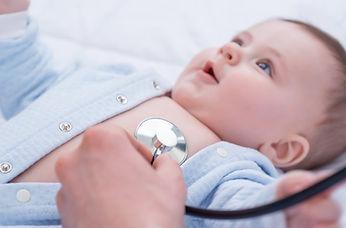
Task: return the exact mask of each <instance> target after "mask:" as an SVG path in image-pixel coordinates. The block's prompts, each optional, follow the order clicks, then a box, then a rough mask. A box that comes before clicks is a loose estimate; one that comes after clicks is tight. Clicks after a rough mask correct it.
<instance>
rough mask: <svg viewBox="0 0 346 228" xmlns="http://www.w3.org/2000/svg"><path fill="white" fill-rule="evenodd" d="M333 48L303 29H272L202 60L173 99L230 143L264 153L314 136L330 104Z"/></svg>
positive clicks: (265, 26) (260, 28)
mask: <svg viewBox="0 0 346 228" xmlns="http://www.w3.org/2000/svg"><path fill="white" fill-rule="evenodd" d="M332 64H333V60H332V58H331V55H330V53H329V52H328V50H327V48H325V47H324V46H323V44H322V43H320V42H319V41H318V40H316V39H315V38H314V37H313V36H312V35H310V34H309V33H307V32H306V31H304V30H303V29H302V28H301V27H299V26H298V25H295V24H293V23H289V22H284V21H268V22H264V23H261V24H258V25H255V26H254V27H252V28H250V29H248V30H246V31H244V32H242V33H240V34H238V35H237V36H236V37H235V38H234V39H233V40H232V41H231V42H229V43H226V44H225V45H223V46H221V47H219V48H209V49H206V50H204V51H202V52H201V53H199V54H197V55H196V56H195V57H194V58H193V59H192V60H191V62H190V63H189V64H188V65H187V67H186V68H185V70H184V71H183V73H182V74H181V76H180V77H179V79H178V80H177V82H176V84H175V86H174V88H173V90H172V97H173V99H174V100H175V101H177V102H178V103H179V104H180V105H181V106H183V107H184V108H185V109H186V110H188V111H189V112H190V113H191V114H192V115H194V116H195V117H196V118H198V119H199V120H200V121H201V122H203V123H204V124H205V125H207V126H208V127H209V128H210V129H211V130H213V131H214V132H215V133H216V134H218V136H220V137H221V138H222V139H223V140H226V141H230V142H233V143H236V144H239V145H242V146H248V147H252V148H258V147H259V146H260V145H262V144H263V143H265V142H275V141H277V140H280V138H281V137H284V136H285V135H287V134H290V133H299V134H302V135H311V134H313V132H314V130H315V126H316V124H317V122H318V121H320V120H321V119H322V117H323V113H324V109H325V106H326V104H327V88H329V87H330V84H331V83H332V82H331V81H332V80H331V79H329V78H328V77H326V75H328V73H330V68H331V65H332Z"/></svg>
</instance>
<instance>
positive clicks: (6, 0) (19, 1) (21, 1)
mask: <svg viewBox="0 0 346 228" xmlns="http://www.w3.org/2000/svg"><path fill="white" fill-rule="evenodd" d="M29 5H30V1H29V0H0V15H1V14H11V13H18V12H21V11H26V10H27V9H28V8H29Z"/></svg>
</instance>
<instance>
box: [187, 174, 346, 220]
mask: <svg viewBox="0 0 346 228" xmlns="http://www.w3.org/2000/svg"><path fill="white" fill-rule="evenodd" d="M345 178H346V167H344V168H342V169H340V170H339V171H337V172H336V173H334V174H333V175H331V176H329V177H327V178H325V179H323V180H321V181H319V182H317V183H316V184H314V185H312V186H310V187H308V188H306V189H304V190H302V191H300V192H297V193H295V194H293V195H290V196H288V197H286V198H283V199H281V200H277V201H274V202H272V203H268V204H265V205H263V206H258V207H254V208H249V209H242V210H230V211H228V210H212V209H204V208H198V207H191V206H188V205H186V206H185V214H186V215H190V216H195V217H201V218H205V219H245V218H252V217H257V216H261V215H265V214H269V213H273V212H276V211H279V210H283V209H286V208H288V207H291V206H293V205H295V204H298V203H300V202H302V201H304V200H307V199H309V198H311V197H313V196H315V195H316V194H318V193H321V192H323V191H324V190H326V189H327V188H329V187H331V186H333V185H335V184H337V183H339V182H341V181H343V180H344V179H345Z"/></svg>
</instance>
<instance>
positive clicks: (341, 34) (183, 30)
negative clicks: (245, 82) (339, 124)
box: [30, 0, 346, 227]
mask: <svg viewBox="0 0 346 228" xmlns="http://www.w3.org/2000/svg"><path fill="white" fill-rule="evenodd" d="M30 12H31V14H32V15H33V16H34V17H35V18H37V19H38V20H39V24H40V27H41V32H42V34H43V35H42V38H43V40H44V42H45V43H47V45H48V46H50V47H51V48H52V49H53V52H54V54H55V56H56V58H58V59H60V60H63V61H74V60H76V59H79V60H82V61H92V62H97V63H111V62H113V61H123V62H128V61H130V62H132V63H136V64H138V65H139V66H142V65H144V66H152V67H154V68H156V70H157V71H159V72H161V74H162V75H164V76H166V77H167V78H168V79H169V80H170V81H171V82H172V83H173V82H174V81H175V79H176V78H177V76H178V75H179V72H180V71H181V70H182V69H183V66H184V65H185V64H186V63H187V62H188V60H189V59H190V58H191V57H192V56H193V55H194V54H195V53H197V52H198V51H199V50H201V49H203V48H205V47H210V46H219V45H220V44H223V43H225V42H227V41H228V40H230V39H231V37H232V36H233V35H235V34H236V33H237V32H239V31H241V30H243V29H245V28H247V27H249V26H251V25H253V24H255V23H257V22H259V21H262V20H265V19H269V18H277V17H280V18H282V17H284V18H294V19H300V20H304V21H307V22H311V23H313V24H315V25H317V26H318V27H320V28H322V29H324V30H326V31H327V32H329V33H331V34H332V35H334V36H335V37H336V38H338V39H339V40H340V41H341V43H343V45H344V46H346V38H345V37H346V14H345V12H346V2H345V1H344V0H329V1H323V0H286V1H284V0H282V1H276V0H262V1H251V0H243V1H238V0H215V1H210V0H209V1H208V0H145V1H141V0H126V1H124V0H98V1H94V0H49V1H47V0H32V5H31V9H30ZM345 161H346V153H344V155H343V157H341V158H339V160H337V161H335V162H334V163H333V164H332V165H331V166H332V167H336V166H338V165H345V163H346V162H345ZM335 197H336V198H337V199H338V201H339V202H341V203H342V204H343V207H344V211H346V186H344V187H343V188H341V189H340V190H339V191H338V192H336V193H335ZM342 223H343V227H346V212H344V215H343V218H342Z"/></svg>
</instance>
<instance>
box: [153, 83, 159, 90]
mask: <svg viewBox="0 0 346 228" xmlns="http://www.w3.org/2000/svg"><path fill="white" fill-rule="evenodd" d="M153 87H154V88H155V89H160V86H159V84H158V83H157V82H156V81H153Z"/></svg>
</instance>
